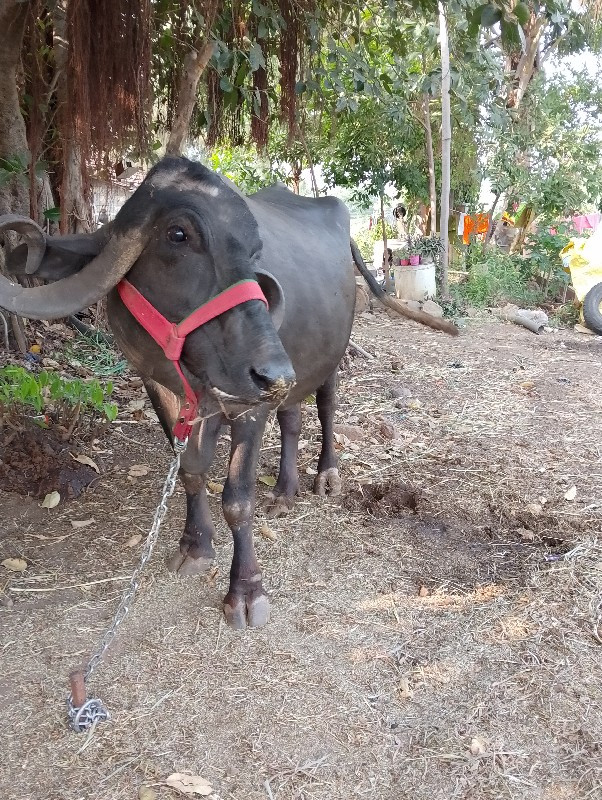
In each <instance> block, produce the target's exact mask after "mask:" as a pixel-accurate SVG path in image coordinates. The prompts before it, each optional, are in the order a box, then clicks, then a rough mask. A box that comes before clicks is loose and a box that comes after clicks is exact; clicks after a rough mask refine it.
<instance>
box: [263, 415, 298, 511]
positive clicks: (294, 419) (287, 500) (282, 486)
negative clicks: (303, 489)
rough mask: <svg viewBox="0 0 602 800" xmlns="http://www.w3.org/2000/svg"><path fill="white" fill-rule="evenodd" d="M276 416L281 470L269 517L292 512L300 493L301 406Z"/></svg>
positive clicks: (269, 497) (270, 505)
mask: <svg viewBox="0 0 602 800" xmlns="http://www.w3.org/2000/svg"><path fill="white" fill-rule="evenodd" d="M276 416H277V418H278V424H279V425H280V440H281V445H280V469H279V472H278V480H277V481H276V485H275V486H274V488H273V489H272V491H271V492H270V493H269V495H268V499H269V505H268V510H267V515H268V517H279V516H280V515H281V514H286V513H287V512H288V511H290V510H291V508H292V507H293V506H294V504H295V497H296V496H297V494H298V493H299V470H298V468H297V452H298V448H299V434H300V433H301V404H300V403H297V405H294V406H292V407H291V408H280V409H278V411H277V412H276Z"/></svg>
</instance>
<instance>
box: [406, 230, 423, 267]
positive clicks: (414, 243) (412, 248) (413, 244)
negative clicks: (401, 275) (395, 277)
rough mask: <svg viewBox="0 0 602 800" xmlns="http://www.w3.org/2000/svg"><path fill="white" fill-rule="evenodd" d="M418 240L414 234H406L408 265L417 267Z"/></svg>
mask: <svg viewBox="0 0 602 800" xmlns="http://www.w3.org/2000/svg"><path fill="white" fill-rule="evenodd" d="M419 241H420V237H419V236H416V237H414V238H412V237H411V236H408V254H409V259H410V265H411V266H412V267H417V266H418V264H420V249H419Z"/></svg>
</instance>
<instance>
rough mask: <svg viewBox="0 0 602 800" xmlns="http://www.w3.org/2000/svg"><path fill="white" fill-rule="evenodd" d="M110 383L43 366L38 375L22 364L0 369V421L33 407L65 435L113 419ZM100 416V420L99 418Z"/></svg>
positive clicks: (92, 427)
mask: <svg viewBox="0 0 602 800" xmlns="http://www.w3.org/2000/svg"><path fill="white" fill-rule="evenodd" d="M112 391H113V384H112V383H107V384H106V385H104V386H103V385H102V384H101V383H100V382H99V381H98V380H96V379H94V380H91V381H83V380H81V379H79V378H73V379H66V378H63V377H61V376H60V375H57V374H56V373H54V372H48V371H46V370H42V371H41V372H39V373H38V374H37V375H36V374H34V373H33V372H29V371H28V370H26V369H24V368H23V367H16V366H9V367H2V368H1V369H0V415H1V417H2V421H3V422H4V421H8V420H15V419H18V417H20V416H27V415H29V414H30V413H31V411H32V410H33V411H34V412H35V413H36V414H37V415H40V414H42V413H43V414H44V416H47V417H49V418H50V419H52V420H53V422H55V423H56V424H57V425H58V426H60V427H61V428H62V429H63V435H64V438H65V439H68V438H70V437H71V436H72V435H73V433H74V432H75V431H76V430H77V431H78V432H79V433H84V432H86V431H88V432H90V431H92V430H95V429H96V427H97V425H98V423H99V421H100V423H105V424H106V423H108V422H112V421H113V420H114V419H115V418H116V416H117V406H116V405H115V403H110V402H108V398H109V396H110V395H111V393H112ZM99 418H100V420H99Z"/></svg>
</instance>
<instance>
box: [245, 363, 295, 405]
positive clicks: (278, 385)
mask: <svg viewBox="0 0 602 800" xmlns="http://www.w3.org/2000/svg"><path fill="white" fill-rule="evenodd" d="M249 374H250V376H251V380H252V381H253V383H254V384H255V386H256V387H257V388H258V389H260V390H261V391H262V392H265V393H266V394H269V395H270V396H272V397H276V398H279V397H282V398H284V397H286V395H287V394H288V392H289V391H290V388H291V386H292V384H293V383H294V382H295V375H294V373H289V372H288V371H282V370H278V371H274V372H273V373H270V371H269V370H265V371H259V370H256V369H254V368H253V367H251V369H250V370H249Z"/></svg>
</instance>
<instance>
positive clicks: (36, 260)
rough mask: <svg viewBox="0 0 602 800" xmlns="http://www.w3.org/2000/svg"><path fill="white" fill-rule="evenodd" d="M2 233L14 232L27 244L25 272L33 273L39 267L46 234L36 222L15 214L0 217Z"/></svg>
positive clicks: (44, 248)
mask: <svg viewBox="0 0 602 800" xmlns="http://www.w3.org/2000/svg"><path fill="white" fill-rule="evenodd" d="M2 231H15V233H18V234H20V235H21V236H22V237H23V238H24V239H25V243H26V244H27V263H26V264H25V272H26V273H27V275H33V273H34V272H35V271H36V270H37V269H38V267H39V266H40V264H41V262H42V259H43V258H44V253H45V252H46V234H45V233H44V231H43V230H42V228H40V226H39V225H38V223H37V222H34V221H33V220H32V219H28V218H27V217H19V216H17V214H5V215H4V216H2V217H0V233H1V232H2Z"/></svg>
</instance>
